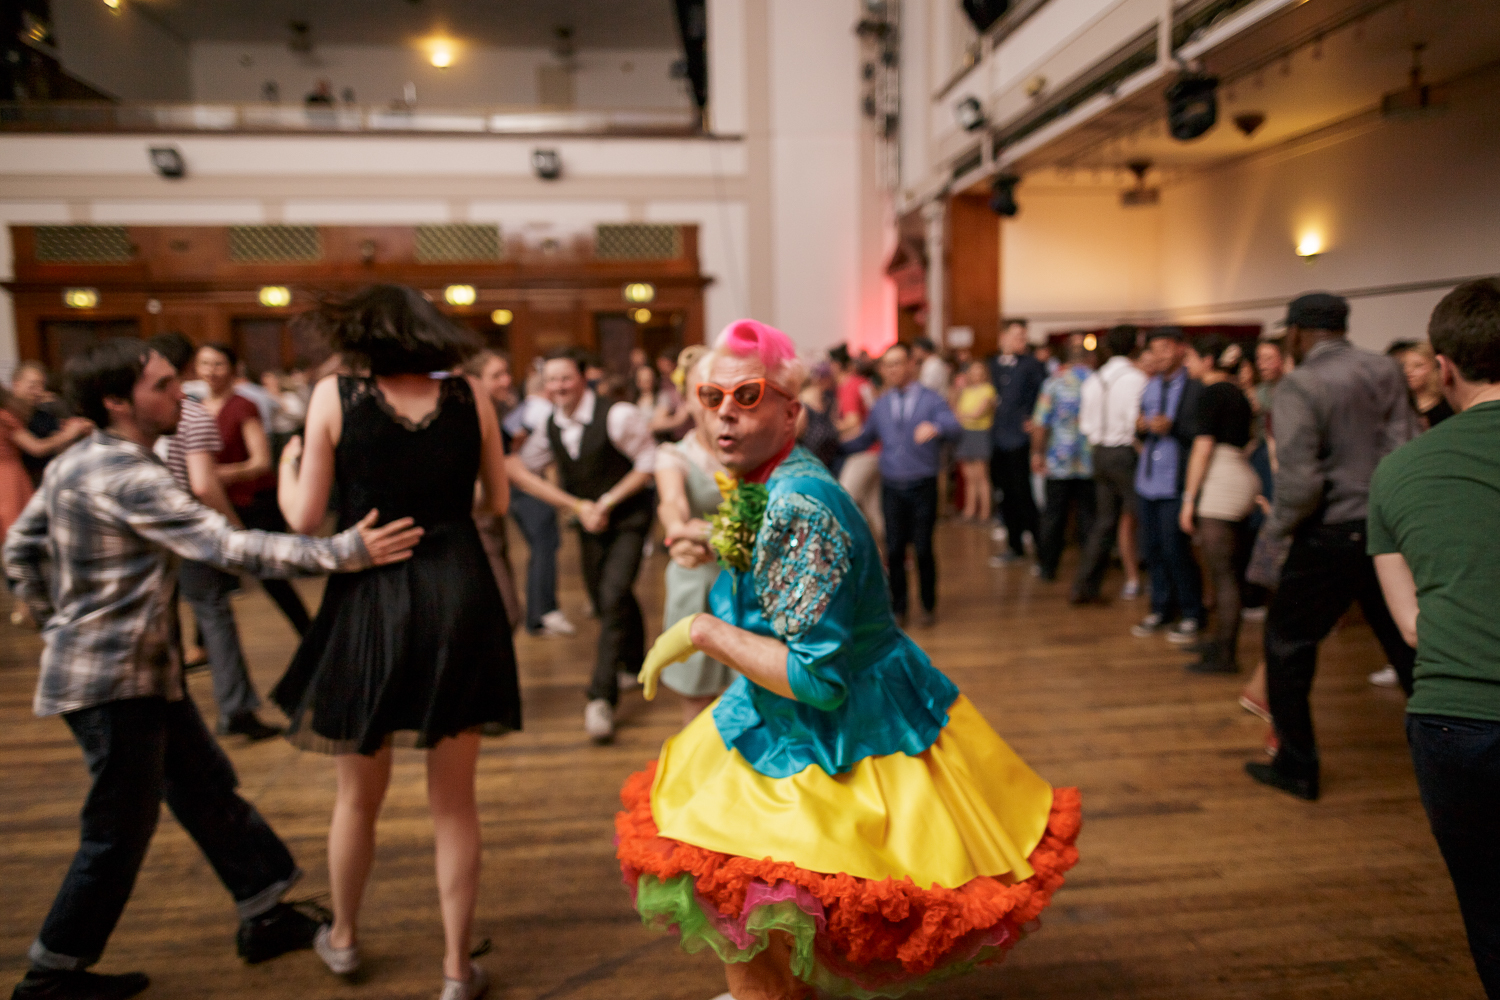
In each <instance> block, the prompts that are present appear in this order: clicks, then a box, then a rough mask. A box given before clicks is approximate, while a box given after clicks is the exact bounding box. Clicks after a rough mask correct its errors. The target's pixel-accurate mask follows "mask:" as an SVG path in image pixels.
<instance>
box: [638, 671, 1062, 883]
mask: <svg viewBox="0 0 1500 1000" xmlns="http://www.w3.org/2000/svg"><path fill="white" fill-rule="evenodd" d="M948 714H949V721H948V725H947V726H946V727H944V729H943V731H942V732H941V733H940V734H939V735H938V738H937V742H935V743H934V744H933V745H932V746H930V747H928V748H927V749H926V750H925V751H923V752H922V753H921V754H918V755H917V756H915V757H910V756H907V755H906V754H891V755H889V756H884V757H867V758H865V759H864V760H862V761H860V762H859V763H858V764H856V765H855V766H854V767H853V768H852V769H850V770H849V771H848V772H846V773H844V774H839V775H829V774H828V773H827V772H825V771H824V770H823V769H822V768H820V767H818V766H817V765H816V764H811V765H809V766H808V767H807V768H806V769H805V770H803V771H801V772H799V773H797V774H794V775H792V776H791V777H789V778H768V777H766V776H765V775H763V774H761V773H760V772H758V771H756V770H755V769H754V768H752V767H751V766H750V765H749V764H748V763H747V762H746V761H745V758H744V757H742V756H741V755H740V753H739V751H737V750H734V749H732V748H726V747H725V746H724V741H723V739H722V738H721V737H720V736H719V731H718V729H717V728H716V727H715V726H714V720H713V712H712V711H705V712H702V713H700V714H699V715H698V717H697V718H696V719H694V720H693V722H692V723H690V724H689V725H688V727H687V728H686V729H684V730H683V731H682V732H680V733H678V734H677V735H676V736H674V737H672V738H671V739H669V740H668V741H667V742H666V745H665V746H663V747H662V751H661V759H660V762H659V764H658V766H657V770H656V780H655V782H654V783H653V785H652V788H651V813H652V817H653V818H654V819H655V821H656V825H657V828H658V830H659V831H660V835H661V836H663V837H668V838H670V839H672V840H678V841H681V842H683V843H686V844H693V845H695V846H698V847H703V848H707V849H708V850H711V851H719V852H721V853H723V854H734V855H738V856H740V857H747V858H754V859H756V860H760V859H763V858H771V859H772V860H775V861H779V862H786V863H789V864H794V865H796V866H797V867H799V868H803V869H806V870H807V871H813V872H820V873H822V874H826V875H836V874H838V873H840V872H843V873H846V874H849V875H854V876H857V877H859V878H864V879H877V880H878V879H887V878H892V879H903V878H910V879H912V881H913V882H915V883H916V884H917V885H918V886H920V887H922V888H924V889H927V888H932V887H933V886H942V887H944V888H949V889H956V888H958V887H959V886H961V885H964V884H965V883H966V882H969V881H970V880H972V879H974V878H977V877H979V876H981V875H987V876H991V877H1006V876H1008V877H1009V878H1010V879H1014V880H1015V881H1018V882H1019V881H1021V880H1022V879H1026V878H1030V877H1031V875H1032V869H1031V866H1030V865H1029V864H1027V861H1026V859H1027V857H1029V856H1030V854H1031V852H1032V851H1033V850H1035V849H1036V846H1037V844H1038V843H1040V841H1041V839H1042V833H1043V832H1044V831H1045V830H1046V827H1047V817H1048V814H1049V813H1050V812H1051V809H1052V786H1051V785H1049V784H1047V783H1046V782H1045V781H1043V780H1042V779H1041V778H1040V777H1039V776H1038V775H1037V774H1036V772H1035V771H1033V770H1032V769H1031V768H1029V767H1027V766H1026V763H1025V762H1024V761H1022V760H1021V758H1020V757H1019V756H1017V755H1016V753H1015V751H1014V750H1012V749H1011V748H1010V747H1009V746H1007V745H1006V743H1005V741H1004V740H1002V739H1001V738H1000V737H999V735H997V734H996V733H995V731H994V730H993V729H991V728H990V726H989V724H988V723H987V722H985V721H984V717H983V716H981V715H980V714H979V711H978V710H977V709H975V708H974V706H973V705H972V704H971V703H970V702H969V700H968V699H967V698H965V697H964V696H963V695H959V697H958V700H957V701H955V702H954V703H953V707H952V708H951V709H949V713H948Z"/></svg>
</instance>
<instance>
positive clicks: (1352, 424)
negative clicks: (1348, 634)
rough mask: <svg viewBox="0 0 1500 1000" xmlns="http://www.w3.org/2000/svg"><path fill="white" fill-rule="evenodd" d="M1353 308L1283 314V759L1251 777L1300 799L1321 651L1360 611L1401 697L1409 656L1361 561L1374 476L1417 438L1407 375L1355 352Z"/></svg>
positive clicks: (1279, 648)
mask: <svg viewBox="0 0 1500 1000" xmlns="http://www.w3.org/2000/svg"><path fill="white" fill-rule="evenodd" d="M1348 318H1349V304H1348V303H1347V302H1345V301H1344V300H1343V299H1341V298H1339V297H1338V296H1336V295H1329V294H1326V293H1313V294H1310V295H1304V296H1302V297H1301V298H1298V299H1296V300H1294V301H1293V302H1292V303H1291V305H1290V306H1289V307H1288V308H1287V317H1286V344H1287V349H1288V351H1289V352H1290V353H1291V355H1292V357H1293V358H1295V359H1296V361H1297V367H1296V368H1295V369H1294V370H1293V371H1292V372H1291V373H1289V374H1288V375H1286V376H1285V377H1284V378H1282V380H1281V382H1280V384H1279V385H1278V386H1277V387H1276V394H1275V396H1274V397H1273V398H1272V402H1271V428H1272V432H1273V433H1274V434H1275V435H1276V455H1277V459H1278V461H1279V466H1278V469H1277V473H1276V500H1275V506H1274V507H1273V508H1272V511H1271V518H1270V523H1269V530H1270V531H1271V532H1272V533H1273V535H1275V536H1276V537H1280V538H1288V537H1289V538H1290V539H1291V540H1292V544H1291V552H1290V554H1289V555H1288V556H1287V561H1286V566H1285V567H1284V568H1283V569H1282V571H1281V583H1280V586H1279V587H1278V589H1277V591H1276V597H1275V599H1274V600H1273V601H1272V603H1271V608H1270V610H1269V612H1268V613H1267V616H1266V629H1265V646H1266V685H1267V692H1268V695H1269V700H1270V706H1271V717H1272V718H1273V719H1274V720H1275V725H1276V735H1277V737H1278V738H1279V740H1280V749H1279V750H1278V751H1277V753H1276V758H1275V760H1274V762H1273V763H1270V764H1263V763H1259V762H1255V761H1252V762H1250V763H1248V764H1246V765H1245V770H1246V771H1247V772H1249V774H1250V776H1251V777H1252V778H1254V779H1255V780H1256V781H1259V782H1261V783H1262V784H1266V785H1270V786H1272V787H1274V788H1279V789H1281V790H1282V791H1285V792H1289V793H1291V794H1292V795H1296V796H1298V797H1299V798H1303V799H1308V800H1310V801H1311V800H1314V799H1316V798H1317V797H1318V749H1317V743H1316V741H1315V740H1314V738H1313V725H1312V710H1311V708H1310V706H1309V705H1308V695H1309V694H1310V693H1311V691H1312V683H1313V673H1314V671H1315V670H1316V669H1317V662H1318V644H1319V643H1321V642H1322V641H1323V638H1324V637H1325V636H1327V635H1328V633H1329V632H1330V631H1332V630H1333V626H1334V625H1335V624H1337V622H1338V620H1339V618H1340V617H1341V616H1342V615H1343V613H1344V612H1345V611H1346V610H1348V608H1349V605H1350V604H1351V603H1353V602H1354V601H1358V602H1359V604H1360V607H1361V608H1362V609H1363V610H1364V614H1365V620H1366V621H1368V622H1369V623H1370V627H1371V628H1372V629H1374V631H1375V637H1376V638H1377V639H1379V640H1380V645H1381V646H1382V647H1383V648H1384V650H1385V654H1386V656H1387V657H1389V659H1390V662H1391V664H1392V665H1393V666H1394V667H1395V668H1396V672H1397V675H1398V676H1399V677H1400V678H1401V683H1402V686H1403V687H1405V688H1406V690H1407V691H1408V693H1409V692H1410V691H1411V676H1412V661H1413V651H1412V648H1411V647H1410V646H1408V645H1407V644H1406V642H1405V640H1403V639H1402V638H1401V631H1400V630H1399V629H1398V628H1397V627H1396V623H1395V622H1394V621H1393V620H1392V619H1391V614H1390V611H1389V610H1387V608H1386V605H1385V598H1384V597H1383V596H1382V595H1381V592H1380V582H1379V581H1378V580H1377V579H1376V576H1375V567H1374V564H1373V562H1372V561H1371V559H1370V557H1369V556H1368V555H1366V554H1365V516H1366V513H1367V509H1368V503H1369V496H1370V477H1371V476H1372V475H1373V474H1374V472H1375V466H1377V465H1378V464H1380V460H1381V459H1382V458H1384V457H1385V456H1386V455H1388V454H1390V453H1391V452H1392V451H1394V450H1395V449H1397V448H1398V447H1400V446H1401V445H1403V444H1405V443H1406V442H1407V441H1409V440H1411V438H1412V437H1413V436H1414V435H1415V434H1416V418H1415V416H1414V414H1413V413H1412V409H1411V403H1410V402H1409V400H1408V398H1407V394H1406V382H1405V379H1404V378H1403V377H1402V374H1401V370H1400V369H1399V368H1398V367H1397V366H1396V365H1395V363H1394V362H1393V361H1391V359H1389V358H1387V357H1384V356H1383V355H1379V354H1375V353H1373V352H1370V351H1365V350H1361V349H1360V348H1357V347H1355V346H1354V345H1352V344H1350V343H1349V341H1348V338H1347V336H1346V333H1347V328H1348Z"/></svg>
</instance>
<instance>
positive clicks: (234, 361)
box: [167, 343, 240, 370]
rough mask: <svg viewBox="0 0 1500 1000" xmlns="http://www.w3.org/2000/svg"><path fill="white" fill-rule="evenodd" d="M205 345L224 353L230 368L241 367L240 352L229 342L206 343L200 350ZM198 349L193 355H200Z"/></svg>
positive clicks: (169, 359)
mask: <svg viewBox="0 0 1500 1000" xmlns="http://www.w3.org/2000/svg"><path fill="white" fill-rule="evenodd" d="M204 347H206V348H208V349H209V350H210V351H218V352H219V353H220V354H222V355H224V360H226V361H228V362H229V367H230V368H234V369H236V370H238V368H239V367H240V352H239V351H236V350H235V349H234V348H232V347H230V346H229V345H228V344H220V343H209V344H204V345H203V347H200V348H198V351H202V350H203V348H204ZM198 351H194V352H193V357H197V356H198ZM167 360H168V361H171V360H172V359H171V358H167Z"/></svg>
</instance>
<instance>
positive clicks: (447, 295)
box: [443, 285, 478, 306]
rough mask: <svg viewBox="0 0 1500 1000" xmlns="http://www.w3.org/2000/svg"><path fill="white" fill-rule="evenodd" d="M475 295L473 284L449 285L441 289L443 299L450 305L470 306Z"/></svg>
mask: <svg viewBox="0 0 1500 1000" xmlns="http://www.w3.org/2000/svg"><path fill="white" fill-rule="evenodd" d="M477 297H478V296H477V295H476V294H475V292H474V286H473V285H449V286H448V287H447V288H445V289H443V301H444V302H447V303H448V304H449V305H450V306H472V305H473V304H474V300H475V299H476V298H477Z"/></svg>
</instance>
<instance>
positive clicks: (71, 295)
mask: <svg viewBox="0 0 1500 1000" xmlns="http://www.w3.org/2000/svg"><path fill="white" fill-rule="evenodd" d="M98 304H99V289H97V288H68V289H65V290H64V291H63V305H65V306H67V307H68V308H69V309H92V308H94V307H95V306H97V305H98Z"/></svg>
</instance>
